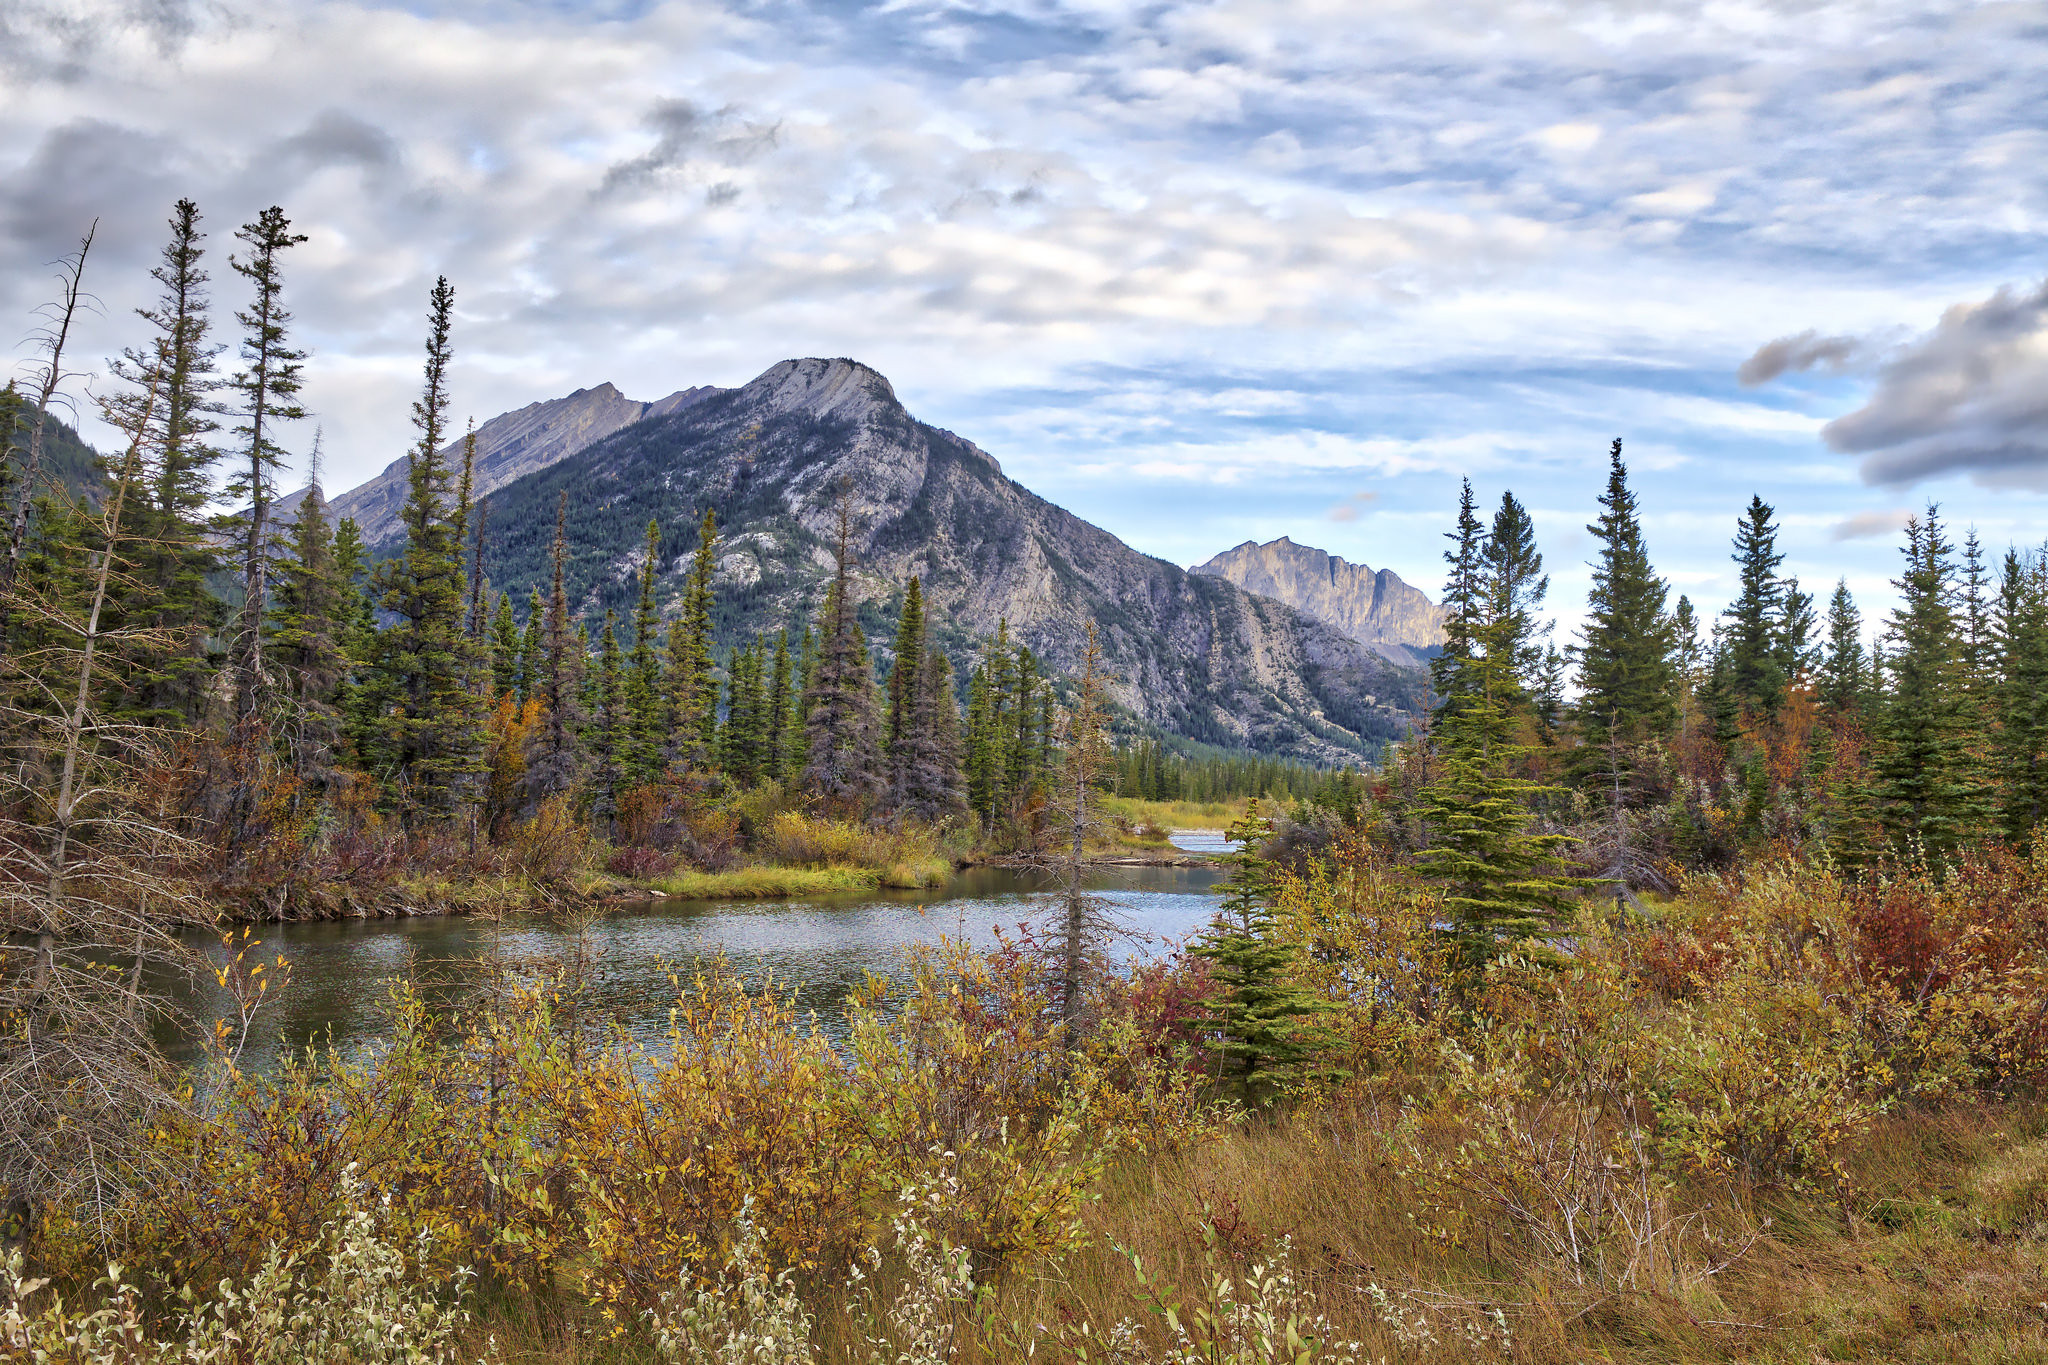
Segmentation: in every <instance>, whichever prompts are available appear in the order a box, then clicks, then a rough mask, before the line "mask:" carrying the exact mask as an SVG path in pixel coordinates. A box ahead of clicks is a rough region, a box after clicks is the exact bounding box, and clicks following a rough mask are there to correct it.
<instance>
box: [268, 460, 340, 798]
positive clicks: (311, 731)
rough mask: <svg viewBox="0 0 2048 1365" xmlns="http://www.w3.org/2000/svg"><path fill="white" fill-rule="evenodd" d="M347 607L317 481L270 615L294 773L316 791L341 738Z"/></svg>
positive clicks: (304, 503)
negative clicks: (339, 702)
mask: <svg viewBox="0 0 2048 1365" xmlns="http://www.w3.org/2000/svg"><path fill="white" fill-rule="evenodd" d="M345 609H346V604H345V603H344V600H343V593H342V589H341V582H340V575H339V569H338V566H337V565H336V562H335V555H334V538H333V536H332V535H331V534H330V533H329V531H328V529H327V505H326V503H325V501H324V500H323V499H322V498H321V496H320V485H319V484H318V483H317V482H315V483H313V484H311V485H310V486H308V487H307V489H306V496H305V497H304V498H303V499H302V500H301V501H300V503H299V511H298V517H297V519H296V520H295V521H294V522H293V523H292V553H291V557H290V558H289V559H287V560H285V561H284V562H283V563H282V564H280V565H279V566H278V582H277V590H276V592H275V593H273V594H272V601H271V606H270V612H269V618H270V651H271V657H272V660H273V662H274V663H275V664H276V666H277V667H278V669H279V670H280V671H281V673H282V675H283V682H284V691H285V694H286V696H287V697H288V698H289V701H290V705H289V708H288V712H287V715H288V719H287V721H286V724H285V725H284V726H283V727H282V728H283V738H284V740H285V744H286V750H287V753H288V754H289V756H290V761H291V768H292V772H293V773H294V774H295V775H296V776H298V777H299V779H300V780H301V781H304V782H307V783H309V784H311V785H312V786H313V787H315V788H316V789H317V788H319V787H322V786H324V785H326V783H327V782H328V781H329V780H330V779H331V777H332V776H333V771H334V751H335V747H336V745H337V744H338V743H339V741H340V739H341V714H340V712H339V711H338V710H337V709H336V707H335V702H336V701H337V699H338V695H339V692H340V689H341V685H342V680H343V676H344V675H345V674H346V672H347V671H348V669H347V661H346V659H345V657H344V656H343V653H342V645H341V638H342V636H343V634H344V633H345V632H346V631H347V629H348V627H349V624H350V623H349V621H348V620H347V618H346V617H345V616H344V611H345Z"/></svg>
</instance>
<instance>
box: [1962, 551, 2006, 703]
mask: <svg viewBox="0 0 2048 1365" xmlns="http://www.w3.org/2000/svg"><path fill="white" fill-rule="evenodd" d="M1961 587H1962V601H1961V602H1960V603H1958V606H1959V607H1960V619H1959V620H1958V621H1957V623H1956V624H1957V625H1958V626H1959V627H1960V628H1961V631H1962V649H1963V676H1964V678H1965V679H1966V680H1967V681H1968V683H1969V686H1970V690H1971V692H1972V693H1974V694H1976V695H1978V696H1980V697H1981V696H1983V695H1984V694H1986V693H1987V692H1989V691H1990V689H1991V680H1992V679H1993V678H1994V677H1996V676H1997V668H1998V646H1997V641H1996V638H1995V627H1994V626H1993V623H1992V616H1991V613H1992V610H1993V608H1992V600H1991V595H1992V588H1991V573H1990V570H1989V569H1988V568H1987V567H1986V566H1985V563H1984V545H1983V543H1982V542H1981V541H1979V540H1978V539H1977V528H1976V527H1974V526H1972V527H1971V528H1970V529H1969V531H1968V532H1967V533H1966V534H1965V535H1964V536H1963V571H1962V584H1961Z"/></svg>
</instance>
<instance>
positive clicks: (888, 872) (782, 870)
mask: <svg viewBox="0 0 2048 1365" xmlns="http://www.w3.org/2000/svg"><path fill="white" fill-rule="evenodd" d="M952 874H953V864H952V863H951V861H949V860H948V859H945V858H940V857H936V856H934V857H928V858H923V859H918V860H914V861H910V862H902V863H890V864H888V865H886V866H883V867H739V868H734V869H732V870H731V871H727V872H674V873H670V874H668V875H666V876H661V877H650V878H646V879H644V880H641V881H636V882H632V883H629V884H628V888H629V889H634V888H645V889H648V890H652V891H659V892H661V894H662V895H664V896H678V897H681V898H683V899H685V900H775V899H780V898H782V897H785V896H831V895H839V894H845V893H858V892H862V891H874V890H877V889H881V888H889V889H893V890H905V891H915V890H922V889H927V888H931V887H936V886H942V885H944V884H945V881H946V879H947V878H948V877H950V876H952Z"/></svg>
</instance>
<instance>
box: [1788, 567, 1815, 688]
mask: <svg viewBox="0 0 2048 1365" xmlns="http://www.w3.org/2000/svg"><path fill="white" fill-rule="evenodd" d="M1784 594H1785V599H1784V606H1783V608H1782V609H1781V611H1780V613H1779V618H1778V671H1779V672H1780V673H1781V674H1782V675H1783V676H1784V678H1785V683H1786V685H1787V686H1788V687H1789V686H1793V685H1796V684H1797V683H1798V682H1799V681H1800V680H1801V679H1802V678H1807V677H1810V676H1811V675H1812V673H1813V671H1814V669H1815V667H1816V666H1817V665H1818V664H1819V663H1820V650H1819V648H1818V647H1817V646H1816V645H1815V643H1814V632H1815V631H1816V630H1818V629H1819V626H1820V619H1819V618H1818V617H1817V616H1815V615H1814V611H1813V594H1812V593H1810V592H1802V591H1801V590H1800V587H1799V580H1798V579H1797V578H1788V579H1786V580H1785V582H1784Z"/></svg>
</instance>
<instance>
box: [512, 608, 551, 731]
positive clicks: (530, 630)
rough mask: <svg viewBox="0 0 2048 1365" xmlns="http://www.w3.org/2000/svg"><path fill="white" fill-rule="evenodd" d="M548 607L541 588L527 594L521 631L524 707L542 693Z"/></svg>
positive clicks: (521, 696) (521, 688)
mask: <svg viewBox="0 0 2048 1365" xmlns="http://www.w3.org/2000/svg"><path fill="white" fill-rule="evenodd" d="M547 616H548V609H547V604H546V603H545V602H544V601H542V600H541V595H540V589H539V588H535V589H533V590H532V591H531V592H529V593H528V594H527V595H526V626H525V628H524V629H523V630H521V631H520V632H519V704H520V705H521V706H522V707H523V706H525V705H526V703H528V702H529V701H532V700H533V699H534V698H535V697H538V696H539V695H540V680H541V673H542V670H543V668H544V663H543V661H544V660H545V659H546V658H547V643H546V628H545V624H544V623H545V622H546V621H547Z"/></svg>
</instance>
